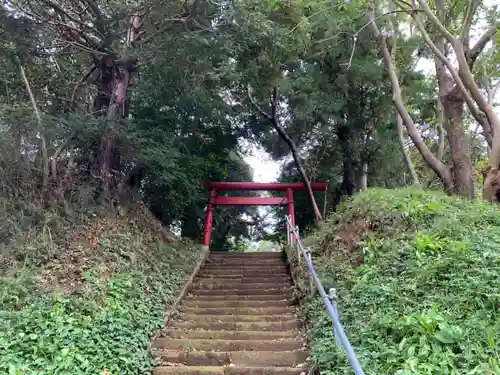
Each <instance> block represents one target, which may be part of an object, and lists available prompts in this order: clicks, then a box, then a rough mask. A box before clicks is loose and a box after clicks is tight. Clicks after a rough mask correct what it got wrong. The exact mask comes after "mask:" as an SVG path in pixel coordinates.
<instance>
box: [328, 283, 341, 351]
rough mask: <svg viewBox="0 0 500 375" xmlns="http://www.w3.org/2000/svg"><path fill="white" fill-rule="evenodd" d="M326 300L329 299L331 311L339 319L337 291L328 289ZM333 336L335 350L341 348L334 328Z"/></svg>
mask: <svg viewBox="0 0 500 375" xmlns="http://www.w3.org/2000/svg"><path fill="white" fill-rule="evenodd" d="M328 298H329V299H330V302H331V304H332V307H333V311H334V312H335V315H337V316H338V317H339V319H340V315H339V309H338V304H337V302H338V296H337V289H335V288H330V290H328ZM333 335H334V336H335V345H337V348H341V347H342V343H341V342H340V338H339V335H338V334H337V331H336V330H335V326H333Z"/></svg>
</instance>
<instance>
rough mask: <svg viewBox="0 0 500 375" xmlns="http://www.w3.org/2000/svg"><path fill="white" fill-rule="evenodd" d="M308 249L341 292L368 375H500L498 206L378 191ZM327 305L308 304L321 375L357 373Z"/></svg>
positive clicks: (363, 196) (347, 207)
mask: <svg viewBox="0 0 500 375" xmlns="http://www.w3.org/2000/svg"><path fill="white" fill-rule="evenodd" d="M305 243H306V244H307V245H308V246H310V248H311V250H312V251H313V257H314V263H315V265H316V266H317V268H318V273H319V275H320V277H321V279H322V281H323V282H324V285H325V289H326V290H328V289H329V288H330V287H335V288H337V291H338V294H339V297H340V301H339V306H340V315H341V321H342V323H343V324H344V326H345V329H346V332H347V334H348V336H349V338H350V341H351V343H352V345H353V346H354V348H355V351H356V353H357V355H358V356H359V358H360V361H361V363H362V365H363V367H364V370H365V373H366V374H394V375H410V374H420V375H438V374H443V375H445V374H447V375H459V374H460V375H473V374H485V375H493V374H500V356H499V350H500V349H499V340H500V214H499V211H498V207H496V206H492V205H488V204H487V203H485V202H481V201H467V200H463V199H459V198H453V197H448V196H445V195H444V194H441V193H436V192H426V191H422V190H416V189H398V190H383V189H373V190H368V191H365V192H363V193H360V194H358V195H356V196H355V197H353V198H352V199H350V200H348V201H347V202H345V203H344V204H343V205H342V207H341V209H339V210H338V212H337V213H336V214H335V215H333V216H332V217H330V219H329V220H328V221H327V223H326V224H325V226H324V227H323V228H322V229H321V230H320V231H317V232H316V233H314V234H312V235H311V236H309V237H308V238H306V239H305ZM301 270H303V268H301ZM302 275H304V273H303V272H302ZM301 280H302V282H301V284H302V289H304V286H306V285H307V281H306V280H307V279H305V278H302V279H301ZM321 303H322V302H321V300H320V299H319V298H317V297H313V298H306V301H305V303H304V304H303V313H304V315H305V317H306V319H307V320H308V322H309V328H310V329H309V334H310V339H311V345H312V354H313V360H314V362H315V364H316V366H317V367H318V368H319V369H320V371H321V373H322V374H336V375H339V374H351V373H352V370H350V368H349V366H348V365H347V361H346V358H345V355H343V352H342V351H339V350H337V349H336V347H335V344H334V341H333V340H332V327H331V323H330V320H329V318H328V317H327V315H326V313H325V312H324V309H323V308H321V307H320V305H321Z"/></svg>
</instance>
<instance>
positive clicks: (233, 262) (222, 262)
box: [205, 258, 285, 267]
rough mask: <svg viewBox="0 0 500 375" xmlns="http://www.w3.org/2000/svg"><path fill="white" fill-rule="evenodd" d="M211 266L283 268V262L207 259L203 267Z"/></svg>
mask: <svg viewBox="0 0 500 375" xmlns="http://www.w3.org/2000/svg"><path fill="white" fill-rule="evenodd" d="M208 264H213V265H226V264H227V265H255V266H258V265H265V266H268V267H270V266H284V265H285V261H284V260H283V259H277V258H276V259H266V258H264V259H259V258H251V259H230V258H220V259H214V258H208V259H207V260H206V261H205V265H208Z"/></svg>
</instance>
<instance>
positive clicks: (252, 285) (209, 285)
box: [193, 280, 292, 289]
mask: <svg viewBox="0 0 500 375" xmlns="http://www.w3.org/2000/svg"><path fill="white" fill-rule="evenodd" d="M290 287H292V283H291V282H290V281H289V282H285V283H280V284H276V283H273V282H264V283H259V282H249V283H245V282H243V281H240V282H224V281H223V282H217V281H212V280H207V281H205V280H198V281H196V282H195V283H194V284H193V289H198V288H200V289H286V288H290Z"/></svg>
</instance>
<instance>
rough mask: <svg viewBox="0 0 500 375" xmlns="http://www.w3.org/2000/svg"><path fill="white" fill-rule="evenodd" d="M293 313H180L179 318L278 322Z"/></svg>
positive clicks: (290, 316) (209, 320)
mask: <svg viewBox="0 0 500 375" xmlns="http://www.w3.org/2000/svg"><path fill="white" fill-rule="evenodd" d="M294 318H295V314H280V315H198V314H181V315H180V316H179V319H181V320H187V321H194V322H199V321H207V322H214V323H217V322H259V321H264V322H279V321H287V320H293V319H294Z"/></svg>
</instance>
